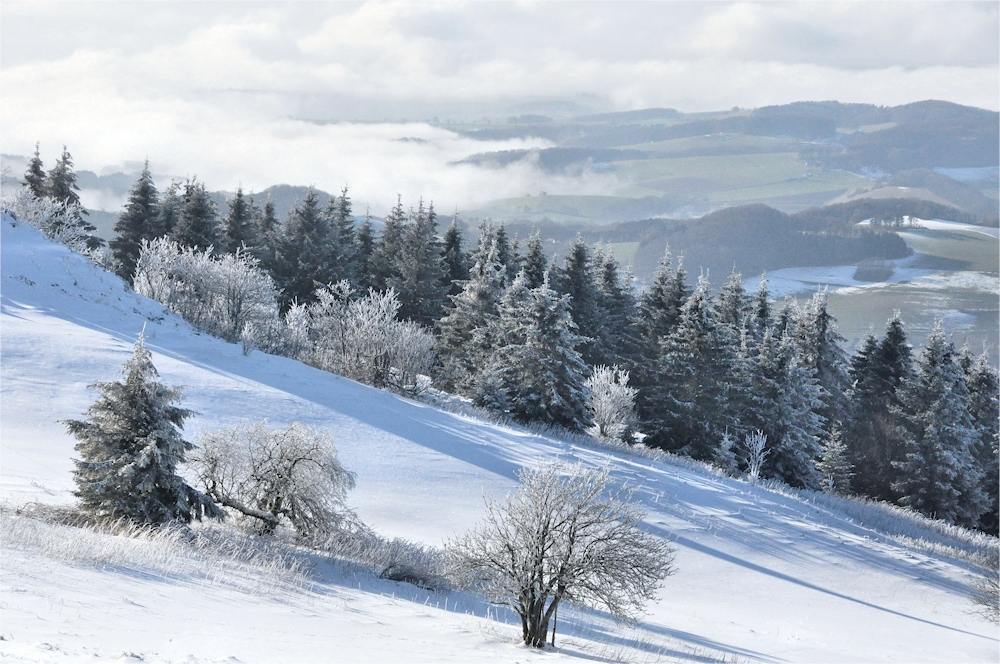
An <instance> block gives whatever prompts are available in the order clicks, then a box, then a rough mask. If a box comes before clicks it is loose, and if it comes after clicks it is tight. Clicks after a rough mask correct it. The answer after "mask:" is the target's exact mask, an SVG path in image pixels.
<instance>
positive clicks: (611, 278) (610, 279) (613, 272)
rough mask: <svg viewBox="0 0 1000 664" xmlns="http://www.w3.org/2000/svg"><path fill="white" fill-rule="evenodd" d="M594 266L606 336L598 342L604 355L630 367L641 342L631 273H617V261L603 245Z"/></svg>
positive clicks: (596, 255)
mask: <svg viewBox="0 0 1000 664" xmlns="http://www.w3.org/2000/svg"><path fill="white" fill-rule="evenodd" d="M594 267H595V271H596V275H595V277H596V279H597V293H598V298H599V304H600V308H601V310H602V311H603V312H604V313H603V321H602V322H603V327H604V334H605V337H604V339H603V340H602V344H601V348H602V351H603V355H604V358H605V359H606V360H608V361H611V362H612V363H613V364H617V365H619V366H622V367H632V366H634V363H635V361H636V359H637V355H638V353H639V346H640V341H639V332H638V330H637V329H636V323H635V314H636V301H635V293H634V292H633V290H632V275H631V273H630V272H628V271H626V272H625V274H624V275H622V274H621V273H620V271H619V269H618V261H616V260H615V258H614V256H612V255H611V251H610V250H609V249H607V248H606V247H599V248H598V251H597V252H595V256H594Z"/></svg>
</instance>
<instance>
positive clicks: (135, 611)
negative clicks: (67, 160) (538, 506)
mask: <svg viewBox="0 0 1000 664" xmlns="http://www.w3.org/2000/svg"><path fill="white" fill-rule="evenodd" d="M0 225H2V277H3V281H2V311H0V316H2V317H0V334H2V339H0V340H2V355H0V360H2V375H0V379H2V382H0V387H2V402H0V406H2V411H0V418H2V419H0V426H2V429H0V498H2V499H3V500H4V501H5V502H6V503H7V505H8V506H9V505H14V504H20V503H24V502H27V501H32V500H37V501H43V502H47V503H56V504H66V503H69V502H71V501H72V495H71V494H70V489H71V486H72V482H71V476H70V470H71V467H72V464H71V458H72V456H73V443H74V441H73V439H71V438H70V437H69V435H68V434H67V433H66V431H65V429H64V428H63V426H62V425H61V424H59V420H62V419H66V418H76V417H79V416H80V415H81V414H82V413H83V411H84V410H85V409H86V407H87V406H88V405H89V404H90V403H91V402H92V401H93V399H94V396H95V395H94V392H92V391H90V390H88V389H87V387H86V386H87V385H88V384H89V383H92V382H94V381H98V380H111V379H114V378H116V377H117V374H118V371H119V368H120V367H121V365H122V363H123V362H124V360H125V359H126V358H127V357H128V356H129V354H130V351H131V346H132V343H133V342H134V340H135V337H136V334H137V333H138V332H139V331H140V330H141V329H142V327H143V325H145V326H146V336H147V345H148V347H149V348H150V349H151V350H152V351H153V353H154V362H155V364H156V366H157V368H158V369H159V371H160V374H161V376H162V378H163V379H164V381H165V382H166V383H168V384H174V385H177V384H180V385H184V386H186V400H185V402H184V405H185V406H186V407H188V408H191V409H193V410H195V411H197V412H198V413H199V415H197V416H196V417H194V418H192V419H191V420H190V426H189V427H188V430H187V431H186V433H187V434H188V437H189V439H193V438H194V437H195V436H196V435H197V433H198V431H200V430H204V429H210V428H215V427H218V426H222V425H230V424H233V423H236V422H238V421H240V420H241V419H243V418H253V419H258V418H268V419H269V420H270V421H271V423H272V424H274V425H284V424H286V423H289V422H292V421H300V422H304V423H307V424H311V425H314V426H318V427H324V428H327V429H329V430H330V431H331V432H332V433H333V435H334V436H335V439H336V441H337V444H338V448H339V451H340V458H341V460H342V462H343V463H344V465H345V466H346V467H347V468H349V469H351V470H353V471H355V472H356V473H357V477H358V481H357V488H356V489H355V490H354V491H353V492H352V493H351V494H350V496H349V502H350V503H351V505H352V506H353V507H354V508H356V510H357V511H358V514H359V515H360V516H361V518H362V519H363V520H364V521H365V522H366V523H368V524H369V525H371V526H372V527H373V528H375V529H376V530H377V531H378V532H380V533H381V534H383V535H387V536H403V537H407V538H410V539H413V540H416V541H419V542H422V543H426V544H432V545H435V546H440V545H441V544H442V542H443V540H445V539H446V538H449V537H453V536H455V535H457V534H459V533H461V532H463V531H464V530H466V529H467V528H469V527H470V526H471V525H472V524H474V523H475V522H476V521H477V520H478V519H479V518H480V517H481V516H482V513H483V494H484V493H486V494H495V495H502V494H504V493H506V492H507V491H508V490H510V489H511V488H512V487H514V486H515V478H516V473H517V471H518V469H520V468H522V467H523V466H524V465H526V464H530V463H532V462H533V461H535V460H537V459H539V458H541V459H555V458H559V459H562V460H566V461H581V462H583V463H585V464H588V465H604V464H610V465H611V467H612V475H613V477H614V478H615V481H617V482H624V481H627V482H629V483H630V484H631V485H633V486H636V487H638V491H637V493H636V496H637V498H639V499H640V500H641V501H642V502H643V504H644V507H645V509H646V510H647V512H648V519H647V521H646V526H647V527H648V528H649V529H650V530H651V531H652V532H654V533H656V534H658V535H661V536H663V537H665V538H670V539H671V540H673V541H674V542H675V546H676V547H677V550H678V552H677V559H676V566H677V568H678V572H677V574H676V575H675V576H673V577H670V578H668V579H667V581H666V582H665V584H664V587H663V588H662V590H661V592H660V601H659V602H658V603H657V604H654V605H651V606H650V607H649V614H648V615H647V616H646V617H644V618H643V619H642V621H640V623H639V625H638V626H636V627H635V628H625V627H617V626H614V625H613V623H611V622H610V621H608V620H607V619H606V618H605V617H603V616H601V615H599V614H590V613H580V612H568V615H567V616H566V617H565V618H564V617H563V616H562V615H560V621H559V636H558V637H557V639H558V641H557V646H558V649H557V650H558V651H557V652H555V653H553V652H551V651H549V652H540V651H530V650H528V649H525V648H523V647H522V646H519V645H515V644H516V642H517V637H518V634H519V631H518V630H519V627H518V628H515V627H514V626H513V625H505V624H503V623H502V622H501V621H499V620H498V619H497V615H498V614H497V611H496V609H489V608H488V607H487V606H486V605H485V604H483V603H482V602H481V601H478V600H477V599H476V598H475V597H471V596H469V595H464V594H461V593H435V592H429V591H425V590H421V589H418V588H415V587H413V586H410V585H407V584H396V583H393V582H389V581H380V580H378V579H375V578H374V577H372V576H370V575H365V574H363V573H359V572H357V571H356V570H353V571H352V570H351V569H350V568H349V567H346V566H343V565H339V566H338V565H330V564H329V563H327V562H324V561H317V562H316V566H315V568H314V569H312V570H311V571H305V572H299V571H295V570H286V571H285V572H282V574H277V575H276V574H271V575H268V574H265V572H264V571H262V568H261V567H259V566H257V567H255V566H253V565H249V566H246V567H239V566H235V565H233V564H231V563H227V562H226V561H224V560H217V559H215V558H213V557H212V556H211V555H209V554H208V553H203V554H197V553H196V552H191V551H190V550H188V549H185V548H184V547H183V546H182V544H180V543H177V542H173V543H171V542H166V543H158V544H157V543H150V542H142V541H139V542H133V543H131V544H129V545H128V546H129V547H132V548H130V549H128V550H129V551H132V553H131V554H128V555H126V554H123V553H121V552H120V551H119V549H121V546H119V547H118V548H116V549H115V551H116V553H115V554H114V555H111V554H107V553H106V551H107V550H108V545H107V544H106V543H104V542H103V540H102V538H103V539H106V540H110V539H112V538H111V537H110V536H98V535H88V536H82V535H81V534H79V533H74V532H72V531H71V529H68V528H64V527H57V526H45V525H43V524H37V523H36V524H25V523H23V522H22V521H24V520H18V519H16V518H14V517H12V516H10V515H9V511H8V514H7V516H5V517H4V518H5V525H4V528H5V533H4V542H3V546H4V549H3V557H2V578H0V582H2V597H0V635H2V637H3V640H2V641H0V658H3V659H4V661H46V662H48V661H51V662H63V661H80V660H83V659H87V660H88V661H100V660H99V659H97V658H95V655H96V656H97V657H98V658H103V659H108V660H116V659H119V658H121V659H119V661H139V660H140V659H141V660H143V661H147V662H161V661H164V662H165V661H185V662H202V661H242V662H272V661H283V662H303V661H305V662H308V661H369V662H380V661H393V662H399V661H491V662H494V661H495V662H503V661H512V662H513V661H550V660H553V659H559V660H560V661H568V660H570V659H575V658H579V659H585V660H597V661H609V660H616V659H627V660H636V661H657V660H660V661H675V660H676V661H692V660H693V661H764V662H780V661H805V662H832V661H836V662H846V661H899V662H923V661H937V662H957V661H982V662H994V661H997V659H998V656H1000V639H998V635H997V630H996V628H995V627H994V626H992V625H990V624H989V623H986V622H984V621H982V620H981V619H979V618H977V617H975V616H973V615H971V608H972V606H971V604H970V603H969V602H968V600H967V593H968V582H969V578H970V568H969V565H968V564H967V563H965V562H963V561H962V560H961V559H960V557H957V556H956V557H949V556H948V555H946V553H947V552H948V551H949V550H954V549H964V550H974V549H976V548H977V547H979V548H986V547H990V546H993V547H995V546H996V543H995V540H990V539H989V538H986V537H979V538H977V537H976V536H973V535H969V534H964V535H963V534H962V533H960V532H958V531H955V533H956V534H954V535H949V534H947V532H945V531H944V530H942V532H941V533H936V532H932V531H931V530H924V529H921V527H920V526H919V525H918V524H919V523H920V522H919V520H916V519H911V520H905V519H901V518H894V517H889V516H886V515H887V514H888V513H887V512H885V511H882V512H880V511H879V510H874V509H869V510H867V512H866V513H867V514H868V516H866V517H865V521H866V523H861V519H860V518H858V517H857V516H855V517H854V518H852V517H849V516H848V515H847V514H846V513H845V512H842V511H839V510H838V509H837V508H836V507H835V506H834V507H831V506H829V505H828V504H827V503H822V504H821V502H822V501H817V502H815V503H811V502H807V501H804V500H802V499H801V498H800V497H797V496H796V495H793V494H792V493H791V492H788V494H787V495H786V494H784V493H780V492H777V491H773V490H769V489H766V488H760V487H751V486H749V485H748V484H746V483H743V482H740V481H736V480H732V479H728V478H724V477H718V476H715V475H714V474H712V473H710V472H707V471H705V470H701V469H700V468H698V467H696V466H694V465H692V464H681V463H677V464H674V463H669V462H667V461H657V460H650V459H646V458H643V457H641V456H635V455H630V454H628V453H625V452H612V451H607V450H602V449H599V448H596V447H594V448H589V447H581V446H575V445H573V444H570V443H567V442H564V441H559V440H552V439H548V438H545V437H541V436H538V435H534V434H531V433H528V432H525V431H523V430H519V429H515V428H508V427H502V426H496V425H492V424H489V423H484V422H481V421H478V420H474V419H472V418H468V417H463V416H459V415H455V414H451V413H446V412H442V411H440V410H438V409H436V408H433V407H431V406H428V405H425V404H422V403H417V402H414V401H410V400H407V399H404V398H401V397H398V396H395V395H393V394H390V393H387V392H382V391H378V390H375V389H372V388H369V387H365V386H363V385H360V384H358V383H355V382H352V381H349V380H346V379H343V378H340V377H338V376H335V375H332V374H328V373H324V372H322V371H319V370H316V369H313V368H310V367H307V366H305V365H302V364H300V363H298V362H295V361H292V360H289V359H285V358H280V357H273V356H269V355H265V354H262V353H259V352H254V353H253V354H251V355H250V356H249V357H245V356H243V355H242V353H241V351H240V348H239V347H238V346H236V345H232V344H227V343H224V342H222V341H219V340H217V339H213V338H211V337H207V336H204V335H200V334H197V333H196V332H194V331H193V330H192V329H191V328H190V326H188V325H187V324H186V323H184V322H183V321H181V320H180V319H178V318H176V317H174V316H172V315H170V314H168V313H167V312H165V311H164V309H163V307H162V306H161V305H159V304H157V303H155V302H153V301H151V300H148V299H145V298H142V297H139V296H137V295H136V294H134V293H132V292H131V291H129V290H127V289H126V288H125V286H124V285H123V283H122V282H121V281H120V280H119V279H118V278H117V277H115V276H113V275H110V274H108V273H105V272H103V271H101V270H99V269H98V268H96V267H95V266H93V265H92V264H90V263H89V262H88V261H87V260H86V259H84V258H83V257H81V256H79V255H75V254H71V253H70V252H69V251H68V250H67V249H65V248H63V247H61V246H58V245H55V244H53V243H51V242H49V241H47V240H46V239H44V238H43V237H42V235H41V234H40V233H38V232H36V231H34V230H33V229H31V228H28V227H27V226H26V225H25V224H23V223H16V222H13V221H12V220H11V219H10V218H8V217H5V218H4V219H3V221H2V224H0ZM828 502H830V501H828ZM830 504H834V505H835V501H833V502H830ZM862 511H864V510H861V509H860V508H859V509H858V510H857V511H856V513H861V512H862ZM878 514H882V515H883V516H884V518H883V521H882V522H880V525H879V527H878V528H876V527H873V526H872V525H871V523H872V521H871V519H873V518H875V516H876V515H878ZM12 528H13V529H21V530H19V531H18V532H19V533H20V534H19V536H18V537H17V538H11V537H10V536H9V533H10V532H11V530H10V529H12ZM32 529H34V530H32ZM887 529H895V530H894V531H893V532H892V533H890V532H887ZM29 530H30V531H31V532H28V531H29ZM942 533H943V534H942ZM908 538H910V539H908ZM911 539H912V540H921V541H916V542H914V541H911ZM12 542H13V543H12ZM102 547H103V548H102ZM153 547H159V549H158V550H160V551H161V553H158V554H155V555H154V554H153V553H152V552H151V551H152V548H153ZM949 548H950V549H949ZM102 552H103V553H102ZM129 556H131V557H129ZM209 569H210V570H211V571H210V572H209V571H208V570H209ZM499 615H500V617H501V618H502V617H503V614H502V613H500V614H499ZM129 657H134V659H129ZM227 658H232V659H227Z"/></svg>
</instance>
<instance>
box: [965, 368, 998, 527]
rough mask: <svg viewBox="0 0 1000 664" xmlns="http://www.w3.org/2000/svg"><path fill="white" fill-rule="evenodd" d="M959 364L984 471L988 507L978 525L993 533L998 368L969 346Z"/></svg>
mask: <svg viewBox="0 0 1000 664" xmlns="http://www.w3.org/2000/svg"><path fill="white" fill-rule="evenodd" d="M959 365H960V366H961V367H962V370H963V372H964V373H965V385H966V387H967V388H968V390H969V414H970V415H972V422H973V424H974V425H975V428H976V434H977V435H976V446H975V448H976V460H977V461H978V463H979V467H980V469H981V470H982V471H983V492H984V493H985V494H986V496H987V500H988V502H989V510H987V511H986V512H985V513H984V514H983V515H982V517H981V518H980V520H979V529H980V530H982V531H984V532H987V533H990V534H991V535H996V534H997V530H998V528H1000V499H998V496H997V491H998V488H1000V486H998V482H997V477H998V476H1000V467H998V462H1000V450H998V449H997V445H998V443H1000V403H998V399H1000V381H998V377H997V371H996V369H994V368H993V367H992V366H990V361H989V357H988V355H987V354H986V351H985V350H984V351H983V353H982V355H980V356H979V357H973V356H972V354H971V353H969V351H968V348H965V349H963V351H962V354H961V355H960V357H959Z"/></svg>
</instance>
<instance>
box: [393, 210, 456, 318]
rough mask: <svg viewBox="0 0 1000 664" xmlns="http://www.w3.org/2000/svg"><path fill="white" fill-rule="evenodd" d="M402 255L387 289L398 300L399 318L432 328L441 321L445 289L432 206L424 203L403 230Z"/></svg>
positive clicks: (442, 265)
mask: <svg viewBox="0 0 1000 664" xmlns="http://www.w3.org/2000/svg"><path fill="white" fill-rule="evenodd" d="M402 240H403V244H402V251H401V252H400V253H399V254H398V258H397V263H396V265H395V270H394V271H393V272H394V273H393V274H392V276H391V277H390V278H389V279H388V280H387V281H386V285H387V286H388V287H390V288H393V289H394V290H395V291H396V294H397V295H398V296H399V303H400V308H399V317H400V318H401V319H403V320H412V321H413V322H415V323H419V324H421V325H426V326H432V325H433V324H434V323H435V321H437V320H438V319H439V318H440V317H441V312H442V310H443V309H444V304H445V297H446V295H447V289H446V288H445V285H444V280H445V270H444V259H443V256H442V251H441V243H440V242H439V241H438V239H437V215H436V214H435V213H434V204H433V203H432V204H431V205H430V207H429V208H427V209H426V210H425V209H424V204H423V201H421V202H420V205H419V207H418V208H417V210H416V212H415V213H411V215H410V220H409V223H408V224H406V226H405V227H404V228H403V238H402Z"/></svg>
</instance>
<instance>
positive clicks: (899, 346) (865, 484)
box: [843, 311, 913, 501]
mask: <svg viewBox="0 0 1000 664" xmlns="http://www.w3.org/2000/svg"><path fill="white" fill-rule="evenodd" d="M912 371H913V359H912V354H911V352H910V346H909V343H908V342H907V338H906V330H905V329H904V327H903V321H902V319H901V318H900V316H899V312H898V311H897V312H896V313H895V314H894V315H893V316H892V318H890V319H889V322H888V324H887V325H886V331H885V336H884V337H883V338H882V339H881V340H878V339H876V338H875V337H874V336H873V335H869V336H868V337H867V338H866V339H865V341H864V342H863V343H862V347H861V349H860V350H859V351H858V352H857V353H856V354H855V356H854V358H853V359H852V360H851V368H850V376H851V381H852V385H853V386H852V388H851V403H850V414H849V416H848V418H847V421H846V422H845V423H844V432H843V435H844V443H845V444H846V445H847V449H848V453H849V455H850V458H851V463H853V464H854V469H855V476H854V482H853V484H854V490H855V491H856V492H858V493H860V494H864V495H866V496H870V497H872V498H878V499H881V500H890V501H892V500H895V499H896V498H898V495H897V494H896V492H895V491H894V490H893V489H892V484H893V482H895V481H896V479H897V478H898V475H899V469H898V468H897V467H896V465H895V462H898V461H902V460H903V454H904V452H903V441H902V437H901V435H900V432H901V431H902V429H901V427H900V423H899V416H898V412H899V405H900V404H899V397H898V394H897V392H898V390H899V387H900V385H902V384H903V382H904V381H906V380H907V379H908V378H909V377H910V375H911V374H912Z"/></svg>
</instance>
